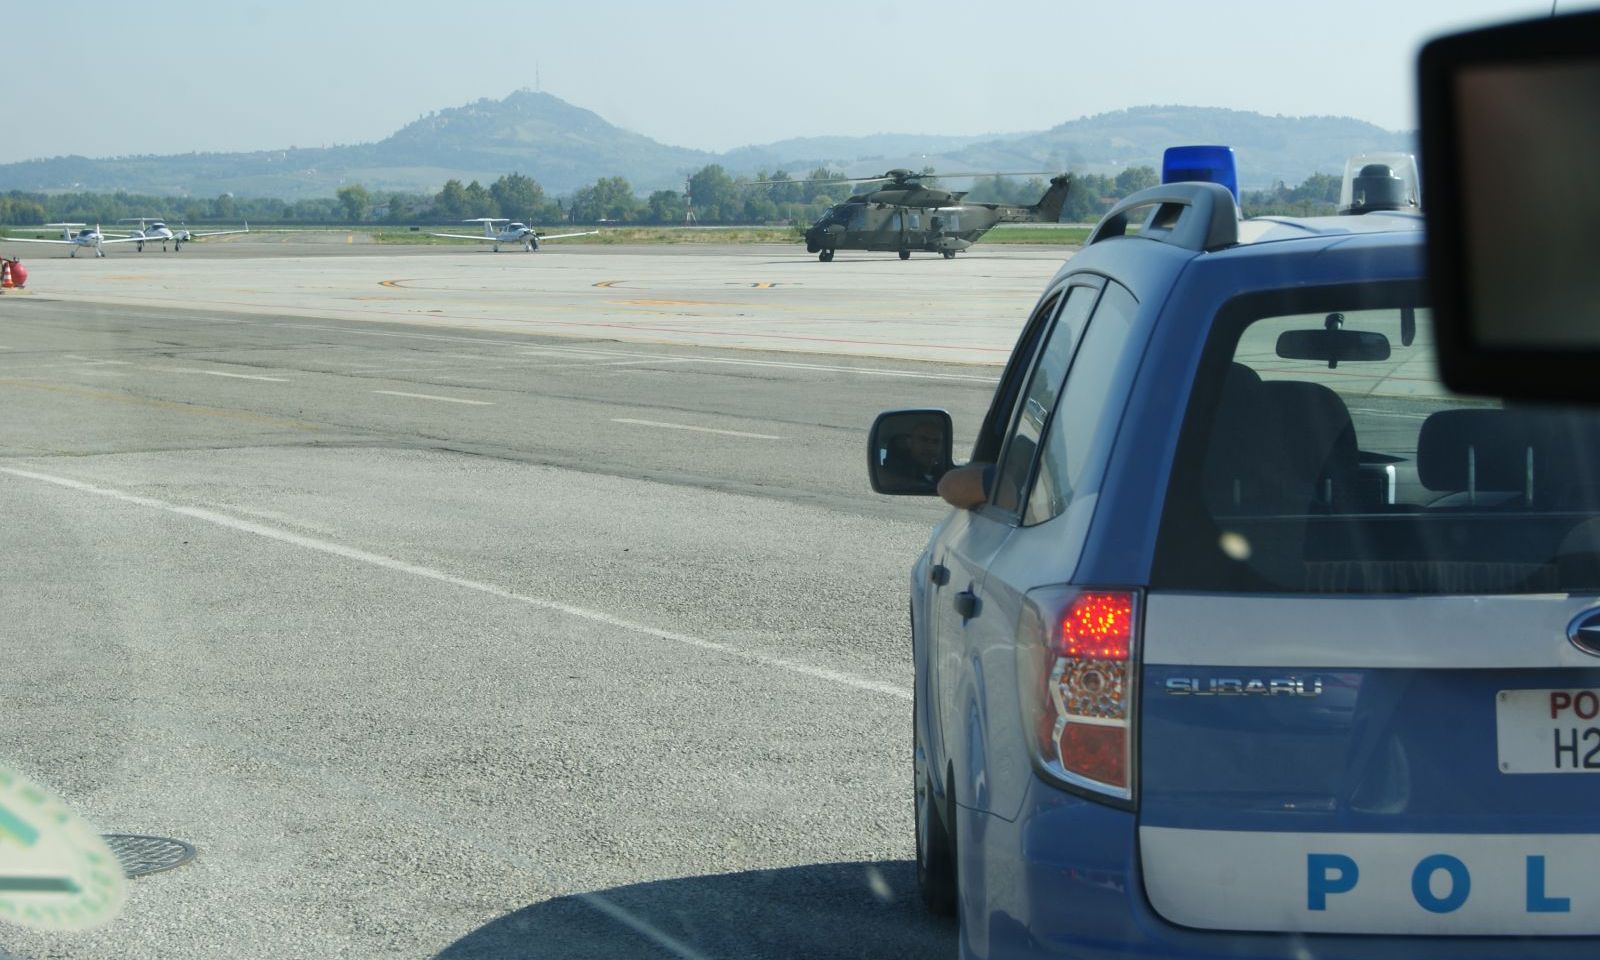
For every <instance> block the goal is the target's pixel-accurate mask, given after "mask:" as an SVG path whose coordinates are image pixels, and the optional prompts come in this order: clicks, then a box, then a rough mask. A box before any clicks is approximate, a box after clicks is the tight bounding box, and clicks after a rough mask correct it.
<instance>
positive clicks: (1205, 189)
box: [1084, 181, 1239, 250]
mask: <svg viewBox="0 0 1600 960" xmlns="http://www.w3.org/2000/svg"><path fill="white" fill-rule="evenodd" d="M1147 209H1148V210H1149V211H1150V213H1149V214H1148V215H1147V216H1146V217H1145V218H1144V223H1143V225H1142V226H1140V227H1139V236H1140V237H1141V238H1143V239H1146V240H1159V241H1161V242H1162V243H1170V244H1172V245H1173V246H1177V247H1182V248H1184V249H1185V250H1220V249H1222V248H1223V247H1231V246H1233V245H1234V244H1236V243H1238V242H1239V212H1238V208H1237V207H1235V206H1234V202H1233V194H1232V193H1230V192H1229V191H1228V188H1227V187H1224V186H1222V185H1221V184H1218V183H1204V182H1200V181H1184V182H1181V183H1164V184H1162V185H1161V186H1159V187H1151V188H1149V189H1148V190H1140V191H1139V192H1138V193H1135V194H1133V195H1131V196H1128V197H1124V198H1123V199H1122V200H1120V201H1119V202H1118V203H1117V205H1116V206H1114V207H1112V208H1111V211H1110V212H1109V213H1107V214H1106V215H1105V216H1103V217H1101V218H1100V222H1099V223H1097V224H1095V225H1094V229H1093V230H1091V231H1090V232H1089V239H1088V240H1087V241H1086V242H1085V243H1084V246H1086V247H1087V246H1092V245H1094V244H1096V243H1099V242H1100V241H1102V240H1109V239H1111V238H1112V237H1122V236H1127V233H1128V222H1129V220H1130V219H1131V218H1132V216H1133V215H1134V214H1135V213H1136V212H1139V211H1144V210H1147Z"/></svg>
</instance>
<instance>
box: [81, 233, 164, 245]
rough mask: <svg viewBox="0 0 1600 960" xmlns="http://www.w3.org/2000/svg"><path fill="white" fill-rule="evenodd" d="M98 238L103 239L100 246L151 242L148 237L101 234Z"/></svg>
mask: <svg viewBox="0 0 1600 960" xmlns="http://www.w3.org/2000/svg"><path fill="white" fill-rule="evenodd" d="M100 236H101V237H103V238H104V239H103V240H101V241H100V242H101V243H102V244H107V243H138V242H140V241H141V240H142V241H144V242H145V243H150V242H152V241H151V240H150V238H149V237H117V236H114V235H113V234H109V233H102V234H101V235H100ZM57 242H58V243H59V242H60V241H57Z"/></svg>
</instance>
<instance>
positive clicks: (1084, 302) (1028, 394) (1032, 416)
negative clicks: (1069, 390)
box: [989, 286, 1097, 513]
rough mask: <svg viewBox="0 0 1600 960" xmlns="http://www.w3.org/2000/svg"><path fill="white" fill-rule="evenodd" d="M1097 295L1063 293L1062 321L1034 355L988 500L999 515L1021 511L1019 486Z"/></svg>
mask: <svg viewBox="0 0 1600 960" xmlns="http://www.w3.org/2000/svg"><path fill="white" fill-rule="evenodd" d="M1096 292H1097V291H1096V290H1095V289H1094V288H1092V287H1082V286H1074V287H1070V288H1068V290H1067V300H1066V303H1065V304H1064V305H1063V306H1062V308H1061V316H1060V317H1059V318H1057V320H1056V323H1055V326H1054V327H1053V328H1051V330H1050V334H1049V339H1047V340H1046V341H1045V344H1044V346H1043V347H1042V348H1041V349H1040V351H1039V361H1038V363H1037V364H1035V365H1034V368H1033V372H1032V375H1031V376H1030V377H1029V379H1028V387H1027V390H1026V391H1025V392H1024V393H1023V396H1022V402H1021V403H1020V404H1018V409H1017V412H1016V414H1015V416H1014V418H1013V425H1012V428H1011V436H1010V438H1009V439H1008V440H1007V441H1006V445H1005V452H1004V454H1003V457H1004V459H1003V460H1002V461H1001V463H1000V465H999V469H998V470H997V471H996V472H995V482H994V490H993V491H992V492H991V494H990V498H989V499H990V502H991V503H992V504H994V506H995V507H997V508H999V509H1001V510H1005V511H1008V512H1012V513H1014V512H1016V511H1017V509H1018V508H1019V507H1020V506H1021V502H1022V493H1023V489H1024V484H1026V483H1027V479H1028V473H1029V471H1030V470H1031V469H1032V468H1033V458H1034V454H1035V453H1036V452H1037V451H1038V449H1039V438H1040V437H1041V436H1042V435H1043V434H1044V426H1045V421H1046V420H1047V419H1048V418H1049V416H1050V411H1051V410H1054V409H1055V405H1056V396H1057V394H1058V393H1059V392H1060V390H1061V381H1062V380H1063V379H1064V378H1065V377H1066V375H1067V367H1068V366H1069V365H1070V364H1071V363H1072V353H1073V350H1074V349H1075V348H1076V347H1077V344H1078V339H1079V338H1080V337H1081V336H1082V335H1083V328H1084V326H1085V324H1086V323H1087V322H1088V319H1089V313H1090V311H1092V310H1093V309H1094V299H1095V294H1096Z"/></svg>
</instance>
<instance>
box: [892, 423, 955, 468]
mask: <svg viewBox="0 0 1600 960" xmlns="http://www.w3.org/2000/svg"><path fill="white" fill-rule="evenodd" d="M888 449H889V456H888V459H887V460H886V461H885V462H884V469H885V470H888V471H890V472H892V473H895V474H897V475H899V476H902V477H905V478H906V479H908V480H915V481H916V482H918V483H929V484H931V483H934V482H936V481H937V480H938V479H939V478H940V477H941V476H943V475H944V472H945V471H946V470H949V469H950V464H949V463H947V462H946V461H945V453H944V431H943V430H941V429H940V428H939V424H938V423H937V422H935V421H932V420H927V421H924V422H922V423H919V424H917V425H916V426H914V427H912V428H911V430H910V432H908V433H904V434H901V435H900V436H898V437H894V438H893V439H891V440H890V441H889V447H888Z"/></svg>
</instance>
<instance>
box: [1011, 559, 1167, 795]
mask: <svg viewBox="0 0 1600 960" xmlns="http://www.w3.org/2000/svg"><path fill="white" fill-rule="evenodd" d="M1137 601H1138V596H1137V594H1136V593H1134V592H1133V591H1129V590H1075V589H1063V588H1046V589H1043V590H1038V591H1034V592H1032V593H1029V594H1028V602H1027V606H1026V611H1025V614H1024V616H1023V618H1022V626H1021V633H1022V636H1021V637H1020V638H1019V639H1020V640H1021V641H1022V647H1023V649H1022V650H1021V651H1019V652H1020V653H1021V654H1022V661H1023V662H1022V664H1021V665H1020V666H1021V667H1022V669H1020V670H1019V679H1020V680H1021V681H1022V683H1021V690H1020V691H1019V692H1020V693H1021V696H1022V702H1023V709H1024V710H1025V711H1028V712H1029V713H1030V714H1031V720H1032V722H1031V723H1030V724H1029V728H1030V729H1031V730H1032V731H1033V733H1034V741H1035V742H1034V751H1035V754H1036V755H1037V757H1038V759H1039V762H1040V764H1041V766H1043V767H1044V769H1045V770H1046V771H1047V772H1050V773H1052V774H1054V775H1056V777H1058V778H1059V779H1061V780H1063V781H1064V782H1066V783H1068V784H1071V785H1073V786H1076V787H1080V788H1083V789H1087V790H1092V791H1095V792H1097V793H1102V794H1105V795H1106V796H1109V797H1116V798H1119V799H1123V800H1131V799H1132V798H1133V743H1134V728H1133V722H1134V691H1135V690H1136V688H1137V685H1138V684H1137V681H1138V677H1137V676H1136V661H1135V657H1134V655H1135V652H1136V650H1137V647H1138V642H1137V641H1138V617H1137V614H1138V602H1137Z"/></svg>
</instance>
